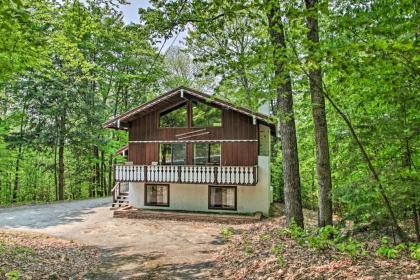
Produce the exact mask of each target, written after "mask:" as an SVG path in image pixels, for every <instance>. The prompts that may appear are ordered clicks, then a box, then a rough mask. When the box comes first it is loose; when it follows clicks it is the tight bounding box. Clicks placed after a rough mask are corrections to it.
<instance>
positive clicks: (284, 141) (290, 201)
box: [266, 1, 303, 227]
mask: <svg viewBox="0 0 420 280" xmlns="http://www.w3.org/2000/svg"><path fill="white" fill-rule="evenodd" d="M266 8H267V18H268V28H269V34H270V39H271V45H272V48H273V60H274V67H275V71H274V75H275V78H274V83H275V85H276V88H277V107H278V110H279V117H280V126H279V129H280V137H281V146H282V155H283V157H282V158H283V162H282V164H283V180H284V203H285V207H286V219H287V223H288V224H290V223H292V222H295V223H296V224H297V225H299V226H301V227H303V212H302V202H301V193H300V192H301V191H300V174H299V157H298V150H297V139H296V125H295V118H294V112H293V91H292V82H291V78H290V74H289V72H288V70H287V69H286V67H285V65H286V59H287V55H286V39H285V31H284V26H283V22H282V18H281V16H282V12H281V7H280V3H279V2H278V1H268V2H267V3H266Z"/></svg>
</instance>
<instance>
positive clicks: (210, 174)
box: [115, 165, 258, 185]
mask: <svg viewBox="0 0 420 280" xmlns="http://www.w3.org/2000/svg"><path fill="white" fill-rule="evenodd" d="M257 170H258V168H257V166H191V165H178V166H174V165H117V166H115V180H116V181H118V182H151V183H188V184H223V185H255V184H256V183H257V181H258V176H257Z"/></svg>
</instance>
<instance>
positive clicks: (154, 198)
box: [144, 184, 169, 206]
mask: <svg viewBox="0 0 420 280" xmlns="http://www.w3.org/2000/svg"><path fill="white" fill-rule="evenodd" d="M144 198H145V200H144V205H146V206H169V185H149V184H146V185H145V189H144Z"/></svg>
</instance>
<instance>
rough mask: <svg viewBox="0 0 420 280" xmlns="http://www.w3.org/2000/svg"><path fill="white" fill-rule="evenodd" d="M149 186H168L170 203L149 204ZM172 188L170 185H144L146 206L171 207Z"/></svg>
mask: <svg viewBox="0 0 420 280" xmlns="http://www.w3.org/2000/svg"><path fill="white" fill-rule="evenodd" d="M148 186H166V187H167V188H168V203H167V204H153V203H150V202H147V187H148ZM170 193H171V191H170V187H169V184H144V206H153V207H169V206H170V198H171V195H170Z"/></svg>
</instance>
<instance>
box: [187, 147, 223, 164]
mask: <svg viewBox="0 0 420 280" xmlns="http://www.w3.org/2000/svg"><path fill="white" fill-rule="evenodd" d="M193 147H194V165H220V154H221V153H220V144H219V143H211V144H209V143H199V144H194V146H193Z"/></svg>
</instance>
